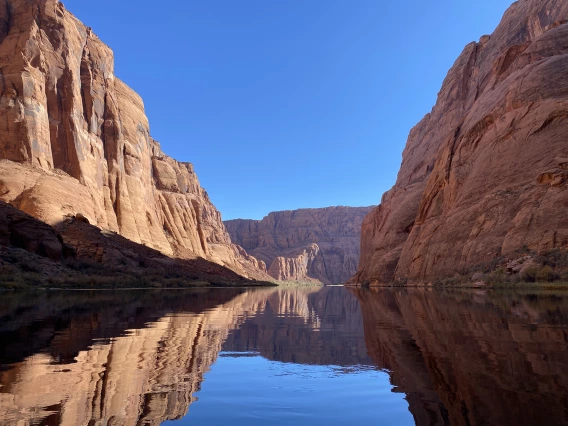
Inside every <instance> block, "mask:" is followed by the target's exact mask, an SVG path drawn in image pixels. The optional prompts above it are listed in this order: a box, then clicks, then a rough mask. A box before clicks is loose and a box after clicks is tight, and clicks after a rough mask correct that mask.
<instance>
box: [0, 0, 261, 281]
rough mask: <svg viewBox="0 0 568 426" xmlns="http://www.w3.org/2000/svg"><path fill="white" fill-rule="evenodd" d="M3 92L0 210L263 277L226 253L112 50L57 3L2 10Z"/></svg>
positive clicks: (246, 260)
mask: <svg viewBox="0 0 568 426" xmlns="http://www.w3.org/2000/svg"><path fill="white" fill-rule="evenodd" d="M0 93H1V96H0V199H1V200H3V201H6V202H9V203H11V204H12V205H14V206H15V207H17V208H19V209H21V210H23V211H25V212H26V213H29V214H31V215H32V216H35V217H36V218H38V219H40V220H42V221H45V222H47V223H48V224H50V225H56V224H58V223H60V222H61V221H63V220H64V218H66V217H68V216H73V215H75V214H77V213H80V214H82V215H83V216H85V217H86V218H87V219H88V220H89V222H90V223H91V224H94V225H96V226H98V227H100V228H103V229H105V230H108V231H113V232H116V233H119V234H120V235H122V236H124V237H126V238H128V239H130V240H132V241H134V242H137V243H142V244H145V245H148V246H149V247H152V248H154V249H157V250H159V251H161V252H162V253H164V254H166V255H169V256H177V257H195V256H200V257H204V258H206V259H209V260H211V261H214V262H216V263H219V264H222V265H225V266H228V267H230V268H232V269H234V270H235V271H237V272H239V273H241V274H243V275H247V276H256V277H260V278H268V276H267V275H266V274H265V273H264V269H265V268H264V265H262V264H261V263H259V262H258V261H257V260H256V259H254V258H253V257H251V256H248V255H247V254H246V253H245V252H244V251H243V250H242V249H241V248H239V247H237V246H235V245H233V244H232V243H231V240H230V237H229V235H228V233H227V232H226V230H225V227H224V226H223V223H222V221H221V215H220V213H219V212H218V211H217V209H216V208H215V206H214V205H213V204H212V203H211V201H210V200H209V197H208V195H207V192H206V191H205V190H204V189H203V188H202V187H201V186H200V184H199V181H198V179H197V176H196V174H195V172H194V169H193V166H192V165H191V164H189V163H181V162H178V161H176V160H174V159H172V158H170V157H168V156H167V155H165V154H164V153H163V152H162V150H161V149H160V145H159V143H158V142H156V141H155V140H154V139H152V137H151V136H150V127H149V123H148V119H147V117H146V115H145V113H144V104H143V102H142V99H141V98H140V96H138V95H137V94H136V93H135V92H134V91H133V90H132V89H130V88H129V87H128V86H127V85H126V84H124V83H123V82H122V81H120V80H119V79H118V78H116V76H115V75H114V58H113V52H112V51H111V50H110V49H109V48H108V47H107V46H106V45H105V44H103V43H102V42H101V41H100V40H99V39H98V38H97V36H96V35H95V34H94V33H93V31H92V30H91V29H90V28H87V27H85V26H84V25H83V24H82V23H81V22H79V21H78V20H77V19H76V18H75V17H74V16H73V15H72V14H71V13H69V12H68V11H67V10H65V8H64V6H63V4H62V3H60V2H59V1H57V0H45V1H41V0H32V1H29V0H0Z"/></svg>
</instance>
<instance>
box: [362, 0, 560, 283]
mask: <svg viewBox="0 0 568 426" xmlns="http://www.w3.org/2000/svg"><path fill="white" fill-rule="evenodd" d="M567 21H568V3H566V2H565V1H563V0H544V1H543V0H520V1H518V2H516V3H514V4H513V5H512V6H511V7H510V9H509V10H508V11H507V12H506V13H505V15H504V17H503V20H502V21H501V23H500V25H499V26H498V27H497V29H496V30H495V32H494V33H493V34H492V35H491V36H483V37H482V38H481V39H480V41H479V42H478V43H471V44H469V45H468V46H466V48H465V50H464V51H463V53H462V54H461V56H460V57H459V58H458V60H457V61H456V63H455V64H454V66H453V68H452V69H451V70H450V71H449V73H448V76H447V77H446V79H445V81H444V83H443V86H442V89H441V91H440V93H439V95H438V101H437V103H436V106H435V107H434V108H433V110H432V112H431V113H429V114H428V115H426V117H425V118H424V119H423V120H422V121H421V122H420V123H419V124H418V125H417V126H416V127H415V128H414V129H413V130H412V131H411V132H410V136H409V139H408V143H407V145H406V148H405V150H404V154H403V161H402V166H401V169H400V172H399V175H398V179H397V182H396V184H395V186H394V187H393V188H392V189H391V190H390V191H388V192H387V193H385V195H384V196H383V199H382V202H381V205H380V206H379V207H377V208H376V209H375V210H373V212H372V213H371V214H369V215H368V216H367V217H366V218H365V220H364V222H363V228H362V242H361V261H360V264H359V271H358V273H357V275H356V276H355V277H354V279H353V282H357V283H363V284H371V285H373V284H380V283H388V282H390V281H393V280H401V281H406V280H409V281H420V282H423V281H429V280H433V279H436V278H439V277H442V276H447V275H453V274H454V273H455V272H456V271H459V270H465V269H467V268H469V267H471V266H475V265H477V264H482V263H485V262H489V261H491V260H492V259H494V258H495V257H497V256H501V255H509V254H511V253H513V252H514V251H515V250H518V249H519V248H521V247H523V246H527V247H528V248H530V249H534V250H543V249H548V248H552V247H566V246H567V245H568V215H566V207H567V206H568V192H567V191H566V182H567V181H568V143H567V142H566V133H567V131H568V121H566V117H568V79H567V78H566V75H567V72H568V23H567Z"/></svg>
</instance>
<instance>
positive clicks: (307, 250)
mask: <svg viewBox="0 0 568 426" xmlns="http://www.w3.org/2000/svg"><path fill="white" fill-rule="evenodd" d="M371 209H372V207H329V208H324V209H301V210H294V211H282V212H273V213H270V214H269V215H268V216H266V217H265V218H264V219H262V220H260V221H258V220H243V219H236V220H229V221H226V222H225V226H226V227H227V230H228V232H229V234H230V236H231V239H232V241H234V242H235V243H237V244H239V245H240V246H242V247H244V249H245V250H246V251H247V252H248V253H250V254H251V255H253V256H254V257H256V258H258V259H261V260H262V261H263V262H265V264H266V265H269V268H268V273H269V274H270V276H272V277H273V278H276V279H278V280H282V281H308V282H309V281H318V282H321V283H323V284H341V283H344V282H345V281H346V280H347V279H348V278H349V277H351V276H352V275H353V274H354V273H355V272H356V269H357V263H358V261H359V247H360V243H359V241H360V229H361V223H362V221H363V218H364V217H365V215H366V214H368V213H369V212H370V211H371Z"/></svg>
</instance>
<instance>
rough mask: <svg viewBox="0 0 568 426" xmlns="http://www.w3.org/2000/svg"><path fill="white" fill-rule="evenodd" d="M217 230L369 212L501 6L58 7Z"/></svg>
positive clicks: (341, 1)
mask: <svg viewBox="0 0 568 426" xmlns="http://www.w3.org/2000/svg"><path fill="white" fill-rule="evenodd" d="M64 3H65V5H66V7H67V8H68V9H69V10H70V11H71V12H73V13H74V14H75V15H76V16H77V17H78V18H79V19H81V21H83V22H84V23H85V24H86V25H87V26H90V27H92V28H93V30H94V31H95V33H96V34H98V35H99V37H100V38H101V39H102V40H103V41H104V42H105V43H107V44H108V45H109V46H110V47H111V48H112V49H113V50H114V52H115V61H116V75H117V76H118V77H119V78H120V79H122V80H123V81H124V82H126V83H127V84H128V85H129V86H131V87H132V88H133V89H135V90H136V91H137V92H138V93H139V94H140V95H141V96H142V98H143V99H144V103H145V105H146V112H147V114H148V117H149V119H150V127H151V133H152V135H153V137H154V138H155V139H157V140H158V141H160V142H161V144H162V148H163V150H164V151H165V152H166V153H167V154H168V155H170V156H172V157H174V158H176V159H178V160H180V161H190V162H192V163H193V164H194V165H195V170H196V172H197V174H198V176H199V179H200V181H201V184H202V185H203V186H204V187H205V189H206V190H207V191H208V193H209V195H210V197H211V199H212V201H213V203H214V204H215V205H216V206H217V208H218V209H219V210H220V211H221V213H222V214H223V218H224V219H234V218H252V219H260V218H262V217H263V216H264V215H266V214H267V213H269V212H271V211H276V210H291V209H297V208H302V207H327V206H334V205H347V206H367V205H373V204H378V203H379V201H380V198H381V195H382V194H383V192H385V191H386V190H388V189H389V188H390V187H391V186H392V185H393V184H394V182H395V180H396V174H397V172H398V169H399V167H400V162H401V158H402V150H403V149H404V145H405V143H406V138H407V136H408V133H409V131H410V129H411V128H412V127H413V126H414V125H415V124H416V123H417V122H418V121H419V120H420V119H421V118H422V117H423V116H424V115H425V114H426V113H427V112H429V111H430V110H431V108H432V106H433V105H434V103H435V100H436V95H437V93H438V90H439V89H440V86H441V84H442V81H443V79H444V77H445V76H446V73H447V71H448V69H449V68H450V67H451V66H452V64H453V63H454V61H455V59H456V58H457V57H458V55H459V54H460V53H461V51H462V50H463V47H464V46H465V45H466V44H467V43H469V42H471V41H474V40H475V41H477V40H479V38H480V36H481V35H483V34H489V33H491V32H492V31H493V29H494V28H495V27H496V25H497V24H498V23H499V21H500V19H501V16H502V14H503V12H504V11H505V10H506V9H507V7H508V6H509V5H510V4H511V0H476V1H468V0H436V1H428V2H426V1H424V0H406V1H384V0H199V1H197V0H163V1H157V0H97V1H85V0H67V1H65V2H64Z"/></svg>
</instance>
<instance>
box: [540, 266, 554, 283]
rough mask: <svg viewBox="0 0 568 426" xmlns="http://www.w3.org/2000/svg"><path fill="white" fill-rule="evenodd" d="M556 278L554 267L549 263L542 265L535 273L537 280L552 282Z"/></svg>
mask: <svg viewBox="0 0 568 426" xmlns="http://www.w3.org/2000/svg"><path fill="white" fill-rule="evenodd" d="M555 279H556V274H555V273H554V269H552V267H551V266H550V265H546V266H543V267H542V268H541V269H540V270H539V271H538V272H537V274H536V280H537V281H538V282H548V283H549V282H552V281H554V280H555Z"/></svg>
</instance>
